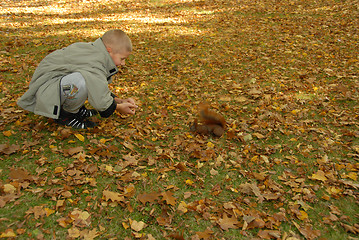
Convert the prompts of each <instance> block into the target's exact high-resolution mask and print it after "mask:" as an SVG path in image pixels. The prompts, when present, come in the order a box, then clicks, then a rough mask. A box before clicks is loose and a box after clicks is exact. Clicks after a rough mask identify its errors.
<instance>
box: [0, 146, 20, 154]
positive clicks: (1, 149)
mask: <svg viewBox="0 0 359 240" xmlns="http://www.w3.org/2000/svg"><path fill="white" fill-rule="evenodd" d="M19 149H20V146H19V145H16V144H12V145H9V144H0V152H1V153H3V154H6V155H10V154H13V153H15V152H17V151H19Z"/></svg>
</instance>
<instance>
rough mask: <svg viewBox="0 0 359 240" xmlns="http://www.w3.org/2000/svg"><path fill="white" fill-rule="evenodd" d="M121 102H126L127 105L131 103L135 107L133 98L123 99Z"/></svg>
mask: <svg viewBox="0 0 359 240" xmlns="http://www.w3.org/2000/svg"><path fill="white" fill-rule="evenodd" d="M122 101H123V102H128V103H131V104H133V105H136V102H135V100H134V99H133V98H127V99H123V100H122Z"/></svg>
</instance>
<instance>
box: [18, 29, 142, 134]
mask: <svg viewBox="0 0 359 240" xmlns="http://www.w3.org/2000/svg"><path fill="white" fill-rule="evenodd" d="M131 52H132V43H131V40H130V39H129V37H128V36H127V35H126V33H124V32H123V31H121V30H117V29H114V30H109V31H107V32H106V33H105V34H104V35H103V36H102V37H101V38H99V39H97V40H96V41H95V42H90V43H74V44H72V45H70V46H68V47H66V48H63V49H60V50H57V51H54V52H52V53H50V54H49V55H47V56H46V57H45V58H44V59H43V60H42V61H41V62H40V64H39V66H38V67H37V69H36V71H35V73H34V75H33V77H32V79H31V82H30V85H29V89H28V91H27V92H26V93H25V94H24V95H23V96H22V97H21V98H20V99H19V100H18V102H17V104H18V105H19V106H20V107H22V108H24V109H25V110H28V111H31V112H34V113H35V114H38V115H43V116H46V117H49V118H53V119H55V122H57V123H58V124H61V125H66V126H70V127H73V128H76V129H87V128H91V127H94V126H95V123H94V122H91V121H89V120H88V119H87V118H88V117H91V116H93V115H95V114H97V112H99V113H100V115H101V116H102V117H105V118H107V117H109V116H111V115H112V113H113V112H114V111H115V110H117V111H118V112H120V113H122V114H135V109H136V108H137V105H136V103H135V101H134V100H133V99H132V98H128V99H124V100H121V99H119V98H118V97H116V95H114V94H113V93H111V91H110V90H109V88H108V83H110V82H111V77H112V76H113V75H114V74H116V73H117V72H118V68H117V66H123V65H125V60H126V58H127V57H128V56H129V55H130V54H131ZM86 99H88V101H89V103H90V104H91V105H92V106H93V107H94V108H95V109H96V110H97V111H96V110H88V109H86V108H85V106H84V103H85V101H86Z"/></svg>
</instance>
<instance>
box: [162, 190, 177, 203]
mask: <svg viewBox="0 0 359 240" xmlns="http://www.w3.org/2000/svg"><path fill="white" fill-rule="evenodd" d="M161 196H162V197H163V201H166V203H167V204H170V205H172V206H175V205H176V198H175V197H173V192H170V191H167V192H162V193H161Z"/></svg>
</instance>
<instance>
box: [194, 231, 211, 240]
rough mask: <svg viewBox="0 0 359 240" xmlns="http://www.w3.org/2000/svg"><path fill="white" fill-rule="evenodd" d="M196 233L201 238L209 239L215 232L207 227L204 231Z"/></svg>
mask: <svg viewBox="0 0 359 240" xmlns="http://www.w3.org/2000/svg"><path fill="white" fill-rule="evenodd" d="M196 234H197V236H198V237H199V239H204V240H207V239H210V238H211V237H212V235H213V234H214V232H213V231H212V230H210V229H208V228H207V229H206V230H205V231H204V232H196Z"/></svg>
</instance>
